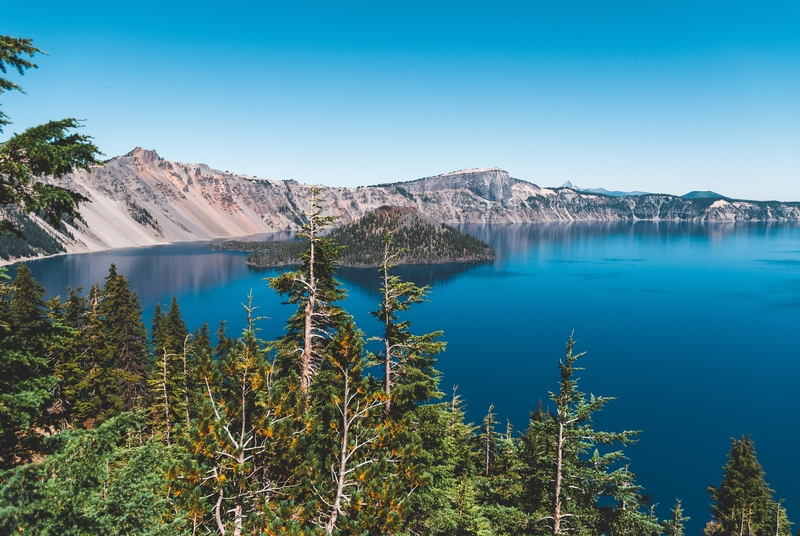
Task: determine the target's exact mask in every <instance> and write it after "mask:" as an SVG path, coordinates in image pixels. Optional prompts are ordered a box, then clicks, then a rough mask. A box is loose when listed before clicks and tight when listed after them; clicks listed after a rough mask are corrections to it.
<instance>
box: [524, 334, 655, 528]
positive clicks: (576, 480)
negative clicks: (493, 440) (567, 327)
mask: <svg viewBox="0 0 800 536" xmlns="http://www.w3.org/2000/svg"><path fill="white" fill-rule="evenodd" d="M574 345H575V342H574V340H573V338H572V337H570V338H569V340H568V341H567V347H566V357H565V359H564V361H561V362H560V363H559V369H560V371H561V380H560V382H559V391H558V393H551V394H550V398H551V400H552V401H553V403H554V404H555V408H556V412H555V414H554V415H549V414H546V413H544V412H541V411H537V414H535V418H532V419H531V422H530V429H529V430H528V434H527V435H528V436H529V438H530V439H529V444H530V446H531V447H532V448H535V449H536V452H532V453H531V454H530V455H529V456H530V458H529V459H530V460H531V462H532V463H533V464H535V465H534V466H533V467H531V468H530V473H531V475H532V476H533V477H534V478H536V479H541V480H539V481H538V482H535V483H532V484H531V485H529V487H530V488H533V489H535V490H536V493H537V495H538V500H537V507H538V510H539V514H536V512H534V514H535V515H538V520H539V521H540V522H546V523H547V527H548V531H549V532H551V533H552V534H554V535H556V536H558V535H561V534H565V533H567V532H573V531H577V532H581V531H601V530H605V531H613V530H616V529H617V527H618V526H620V525H621V524H623V521H621V520H620V519H621V518H622V517H624V523H625V524H631V523H633V522H634V521H635V522H636V526H637V527H640V525H641V524H643V525H647V526H650V524H651V522H654V520H653V519H651V518H650V517H648V515H647V514H644V513H642V512H641V511H640V510H639V508H640V507H641V506H642V504H643V503H644V502H645V500H644V498H643V497H642V496H641V494H640V488H638V487H637V486H635V484H634V483H633V475H632V474H631V473H630V472H629V471H628V469H627V467H622V468H618V469H613V465H614V464H615V463H616V462H619V461H620V460H622V459H624V456H623V454H622V452H621V451H612V452H609V453H606V454H600V452H599V450H598V446H604V445H606V446H608V445H613V444H615V443H620V444H622V445H626V444H628V443H630V442H632V441H633V439H632V436H633V435H635V434H636V433H638V432H631V431H623V432H600V431H597V430H595V429H594V425H593V423H592V416H593V414H594V413H596V412H597V411H599V410H600V409H602V408H603V407H604V406H605V405H606V404H607V403H608V402H610V401H611V400H613V399H612V398H607V397H596V396H594V395H591V396H590V397H588V398H587V397H586V395H584V394H583V393H582V392H580V391H579V390H578V381H577V379H576V378H574V373H575V372H576V371H578V370H581V369H580V368H577V367H575V361H576V360H577V359H579V358H580V357H581V356H582V355H583V354H577V355H576V354H573V351H572V350H573V347H574ZM603 498H605V499H603ZM609 500H611V501H613V503H612V504H613V506H605V507H602V508H601V501H602V502H605V501H609ZM626 501H627V502H626ZM640 516H644V517H643V518H641V519H640ZM640 521H641V522H642V523H641V524H640V523H639V522H640ZM651 529H653V530H657V529H658V527H657V526H655V525H654V526H653V527H651ZM638 530H639V529H638V528H637V531H638ZM635 533H637V534H638V533H639V532H635ZM644 533H647V532H644Z"/></svg>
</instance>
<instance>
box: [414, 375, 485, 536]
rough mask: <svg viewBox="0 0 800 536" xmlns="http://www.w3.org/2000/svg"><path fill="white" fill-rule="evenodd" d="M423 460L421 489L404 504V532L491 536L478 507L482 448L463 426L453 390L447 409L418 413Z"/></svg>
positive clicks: (461, 407) (460, 405) (436, 407)
mask: <svg viewBox="0 0 800 536" xmlns="http://www.w3.org/2000/svg"><path fill="white" fill-rule="evenodd" d="M418 416H419V422H418V424H417V425H416V426H417V427H419V430H420V432H419V433H420V436H421V439H422V447H423V452H424V454H425V455H426V457H425V459H424V466H423V471H424V473H423V475H422V477H423V478H422V479H421V480H422V484H423V485H421V486H420V489H419V490H417V491H416V492H415V493H413V494H412V495H411V496H410V497H409V499H408V502H409V503H410V504H409V507H408V515H407V518H406V527H405V529H406V532H407V533H409V534H430V535H436V536H457V535H458V536H460V535H489V534H491V523H490V521H489V519H488V518H487V517H486V515H485V514H486V512H485V509H484V507H483V505H482V504H481V501H480V493H479V490H478V484H479V481H478V475H479V473H480V470H481V469H482V461H483V449H482V447H483V445H482V444H481V442H480V439H479V437H478V436H477V435H476V433H475V432H476V427H475V426H473V425H471V424H467V423H466V422H465V413H464V404H463V401H462V399H461V397H460V396H459V395H458V393H457V388H456V387H454V388H453V396H452V399H451V400H450V403H449V404H435V405H434V404H431V405H426V406H422V407H421V408H420V410H419V412H418Z"/></svg>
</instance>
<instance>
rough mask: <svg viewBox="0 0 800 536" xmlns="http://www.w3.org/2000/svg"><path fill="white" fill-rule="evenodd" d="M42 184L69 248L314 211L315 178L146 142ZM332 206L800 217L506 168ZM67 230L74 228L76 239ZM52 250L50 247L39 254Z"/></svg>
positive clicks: (591, 217) (414, 183)
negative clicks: (242, 166) (75, 202)
mask: <svg viewBox="0 0 800 536" xmlns="http://www.w3.org/2000/svg"><path fill="white" fill-rule="evenodd" d="M46 182H50V183H53V184H57V185H59V186H64V187H67V188H70V189H73V190H76V191H78V192H79V193H81V194H83V195H84V196H86V197H88V198H89V199H90V200H91V202H89V203H83V204H81V207H80V211H81V214H82V215H83V217H84V220H85V222H67V226H66V232H65V233H62V232H59V231H56V230H54V229H52V228H50V227H49V226H47V224H46V223H44V222H42V221H41V220H36V222H37V224H38V225H40V226H41V227H42V228H43V229H45V230H47V232H49V233H50V234H51V235H53V236H54V237H56V238H57V239H58V240H59V241H60V242H61V243H62V244H63V246H64V249H66V251H67V252H68V253H72V252H87V251H100V250H104V249H111V248H121V247H136V246H146V245H154V244H165V243H172V242H184V241H201V240H211V239H214V238H234V237H242V236H248V235H256V234H262V233H271V232H276V231H286V230H290V231H293V230H297V229H299V227H300V225H302V224H303V221H304V219H303V218H304V213H306V212H310V211H311V205H310V199H311V197H312V195H311V188H312V185H307V184H301V183H298V182H297V181H294V180H286V181H275V180H268V179H261V178H256V177H252V176H248V175H241V174H236V173H231V172H228V171H220V170H215V169H213V168H211V167H209V166H208V165H206V164H186V163H181V162H173V161H169V160H166V159H164V158H162V157H161V156H159V155H158V153H157V152H156V151H153V150H145V149H142V148H140V147H137V148H135V149H133V150H132V151H130V152H128V153H126V154H124V155H120V156H117V157H115V158H112V159H109V160H108V161H106V162H105V165H104V166H94V167H92V171H91V173H89V172H86V171H83V170H79V171H76V172H73V173H71V174H68V175H65V176H64V177H62V178H60V179H57V180H55V179H47V180H46ZM319 188H320V191H319V194H318V195H319V196H320V197H321V198H322V204H323V206H324V207H325V210H326V213H327V214H330V215H333V216H337V217H338V221H339V223H340V224H342V225H343V224H347V223H350V222H352V221H355V220H356V219H358V218H360V217H361V216H363V215H364V213H365V212H367V211H369V210H373V209H375V208H378V207H379V206H383V205H393V206H410V207H413V208H416V209H417V210H418V211H419V212H420V213H421V214H424V215H425V216H427V217H429V218H431V219H433V220H435V221H437V222H440V223H447V224H461V223H536V222H570V221H636V220H668V221H695V222H716V221H719V222H743V221H791V222H800V203H781V202H776V201H742V200H732V199H727V198H723V199H719V198H717V199H714V198H698V199H685V198H681V197H679V196H674V195H669V194H647V195H641V196H626V197H610V196H607V195H602V194H593V193H587V192H581V191H576V190H574V189H571V188H564V187H562V188H542V187H539V186H538V185H536V184H534V183H531V182H527V181H524V180H521V179H517V178H514V177H511V176H510V175H509V173H508V172H507V171H505V170H502V169H500V168H474V169H468V170H462V171H453V172H449V173H444V174H440V175H433V176H430V177H423V178H419V179H415V180H411V181H407V182H399V183H392V184H379V185H376V186H359V187H356V188H346V187H326V186H319ZM69 235H72V237H70V236H69ZM39 253H43V254H46V253H47V252H42V251H40V252H39Z"/></svg>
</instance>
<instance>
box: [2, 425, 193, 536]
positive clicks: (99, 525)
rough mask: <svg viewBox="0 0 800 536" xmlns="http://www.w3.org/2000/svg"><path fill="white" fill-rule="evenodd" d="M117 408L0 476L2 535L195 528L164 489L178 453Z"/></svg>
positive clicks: (128, 535)
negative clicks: (51, 450) (107, 417)
mask: <svg viewBox="0 0 800 536" xmlns="http://www.w3.org/2000/svg"><path fill="white" fill-rule="evenodd" d="M144 426H145V423H144V422H142V421H141V420H140V418H137V417H135V416H134V415H133V414H131V413H122V414H120V415H119V416H117V417H114V418H113V419H110V420H109V421H107V422H106V423H104V424H102V425H101V426H99V427H97V428H95V429H93V430H66V431H64V432H62V433H61V434H59V435H58V436H56V437H55V438H54V439H53V441H54V442H55V443H56V445H55V448H54V451H55V452H54V453H53V454H51V455H49V456H47V457H46V458H44V459H43V460H41V461H37V462H35V463H30V464H27V465H24V466H21V467H17V468H15V469H13V470H12V471H9V472H6V473H5V474H4V478H3V479H2V480H1V481H0V534H9V535H10V534H36V535H40V536H82V535H86V534H103V535H109V536H117V535H119V536H123V535H125V536H133V535H138V536H173V535H176V534H187V535H188V534H193V532H192V531H191V523H190V520H187V519H186V517H185V515H184V514H183V513H182V512H180V511H176V510H175V509H174V507H173V504H171V501H170V498H169V492H168V489H167V488H168V486H169V484H170V479H169V478H168V477H167V474H168V472H169V471H170V468H171V467H173V466H174V465H176V464H177V463H178V461H179V459H180V458H181V453H180V452H179V451H176V450H175V449H174V448H173V449H167V448H166V447H165V446H164V445H163V443H161V442H160V441H158V440H157V438H154V439H150V440H146V441H141V437H142V428H144Z"/></svg>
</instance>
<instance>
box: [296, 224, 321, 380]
mask: <svg viewBox="0 0 800 536" xmlns="http://www.w3.org/2000/svg"><path fill="white" fill-rule="evenodd" d="M310 225H311V229H310V230H309V262H308V301H307V302H306V310H305V326H304V328H305V329H304V331H303V353H302V354H301V355H300V390H301V391H302V392H303V393H306V394H308V389H309V387H310V386H311V374H312V369H311V363H312V359H313V355H312V354H313V351H314V350H313V344H314V308H315V307H316V298H317V296H316V294H317V287H316V281H315V280H314V262H315V259H314V253H315V251H314V249H315V242H314V241H315V239H316V229H315V228H314V219H313V218H311V221H310Z"/></svg>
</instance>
